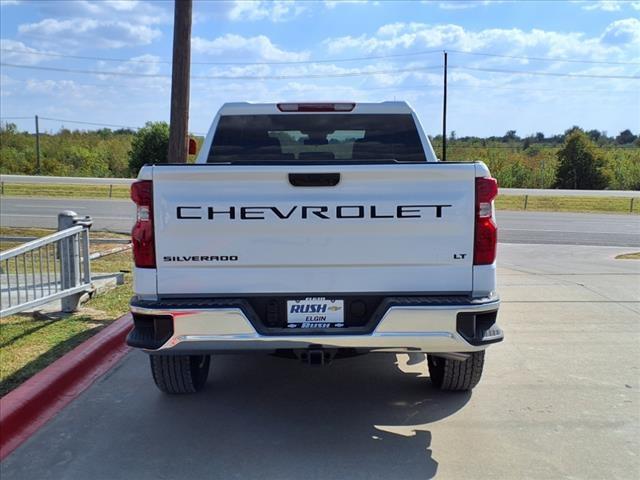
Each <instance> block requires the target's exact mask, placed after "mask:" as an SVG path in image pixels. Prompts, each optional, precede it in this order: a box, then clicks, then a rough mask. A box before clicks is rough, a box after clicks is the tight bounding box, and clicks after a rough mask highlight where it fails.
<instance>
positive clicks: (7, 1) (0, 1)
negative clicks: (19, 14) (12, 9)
mask: <svg viewBox="0 0 640 480" xmlns="http://www.w3.org/2000/svg"><path fill="white" fill-rule="evenodd" d="M19 4H20V0H0V7H8V6H9V5H19Z"/></svg>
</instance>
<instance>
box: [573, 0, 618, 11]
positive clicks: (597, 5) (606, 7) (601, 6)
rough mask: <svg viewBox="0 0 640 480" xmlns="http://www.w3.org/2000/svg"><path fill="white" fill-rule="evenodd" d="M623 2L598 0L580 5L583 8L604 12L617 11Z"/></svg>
mask: <svg viewBox="0 0 640 480" xmlns="http://www.w3.org/2000/svg"><path fill="white" fill-rule="evenodd" d="M623 3H624V2H620V1H616V0H600V1H598V2H589V3H587V4H586V5H584V6H583V7H582V9H583V10H602V11H604V12H618V11H620V10H621V9H622V5H623Z"/></svg>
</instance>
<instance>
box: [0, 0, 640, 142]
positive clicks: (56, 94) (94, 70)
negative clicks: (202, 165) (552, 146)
mask: <svg viewBox="0 0 640 480" xmlns="http://www.w3.org/2000/svg"><path fill="white" fill-rule="evenodd" d="M0 18H1V20H0V63H1V65H0V121H3V122H4V121H10V122H12V123H16V124H17V125H18V127H19V128H20V129H23V130H28V131H33V130H34V120H33V118H34V116H35V115H39V117H40V118H41V120H40V129H41V130H44V131H50V132H54V131H57V130H58V129H59V128H60V127H61V126H64V127H66V128H70V129H75V128H77V129H94V128H99V127H100V126H101V125H105V126H111V125H113V126H128V127H140V126H142V125H144V123H145V122H147V121H158V120H164V121H168V119H169V108H170V92H171V79H170V77H171V55H172V40H173V2H168V1H167V2H165V1H157V0H154V1H142V0H139V1H135V0H131V1H127V0H113V1H108V0H102V1H89V0H75V1H62V0H46V1H27V0H0ZM191 48H192V51H191V62H192V67H191V76H192V80H191V100H190V121H189V128H190V131H192V132H193V133H196V134H198V133H203V132H206V131H207V130H208V128H209V125H210V123H211V121H212V119H213V117H214V115H215V112H216V111H217V109H218V108H219V107H220V106H221V105H222V104H223V103H225V102H232V101H254V102H279V101H328V100H329V101H349V100H351V101H356V102H379V101H385V100H406V101H407V102H409V103H410V105H411V106H412V107H413V108H414V109H415V110H416V112H417V113H418V116H419V117H420V119H421V122H422V124H423V127H424V129H425V131H426V132H427V133H429V134H432V135H435V134H438V133H440V132H441V130H442V127H441V124H442V123H441V122H442V100H443V95H442V82H443V75H442V64H443V53H442V52H443V51H444V50H446V51H447V52H448V64H449V69H448V85H449V95H448V116H447V126H448V131H449V132H450V131H455V132H456V135H457V136H458V137H461V136H470V135H477V136H490V135H503V134H504V133H505V132H506V131H507V130H516V131H517V133H518V134H519V135H521V136H525V135H529V134H533V133H536V132H543V133H545V134H546V135H551V134H556V133H562V132H564V131H565V130H566V129H568V128H570V127H572V126H573V125H578V126H581V127H583V128H585V129H598V130H601V131H606V132H607V133H608V134H609V135H615V134H617V133H618V132H620V131H621V130H624V129H627V128H629V129H631V130H632V131H633V132H634V133H636V134H637V133H639V132H640V1H566V2H562V1H539V2H534V1H530V2H527V1H517V2H509V1H489V0H487V1H480V0H479V1H464V0H458V1H418V0H416V1H409V2H401V1H395V2H385V1H366V0H351V1H329V0H325V1H304V2H294V1H272V2H266V1H198V0H194V3H193V27H192V40H191ZM74 122H86V123H74ZM90 124H99V125H95V126H94V125H90Z"/></svg>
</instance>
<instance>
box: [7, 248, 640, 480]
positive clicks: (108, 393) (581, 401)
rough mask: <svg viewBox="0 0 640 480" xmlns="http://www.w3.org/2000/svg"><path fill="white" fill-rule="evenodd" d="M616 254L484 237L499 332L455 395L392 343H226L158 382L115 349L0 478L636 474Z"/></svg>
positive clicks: (634, 396) (633, 392)
mask: <svg viewBox="0 0 640 480" xmlns="http://www.w3.org/2000/svg"><path fill="white" fill-rule="evenodd" d="M628 251H629V250H626V249H620V248H611V247H570V246H549V245H546V246H543V245H515V244H514V245H504V244H503V245H500V276H499V282H500V293H501V295H502V298H503V302H504V303H503V306H502V309H501V312H500V317H499V318H500V323H501V325H502V327H503V328H504V330H505V334H506V341H505V342H504V343H502V344H499V345H495V346H493V347H491V348H490V349H489V352H488V356H487V362H486V369H485V375H484V377H483V379H482V381H481V382H480V385H479V386H478V387H477V388H476V389H475V390H474V392H473V394H443V393H440V392H438V391H436V390H435V389H433V388H432V387H431V385H430V382H429V379H428V377H427V375H426V372H425V366H424V363H423V362H420V359H419V358H418V359H416V358H408V357H407V356H405V355H400V356H397V357H396V356H395V355H378V356H374V355H369V356H363V357H358V358H353V359H345V360H338V361H336V362H335V363H334V364H333V365H331V366H329V367H326V368H313V367H308V366H304V365H302V364H299V363H296V362H294V361H290V360H284V359H279V358H273V357H269V356H263V355H244V356H222V357H216V358H214V362H213V363H212V372H211V374H210V377H209V384H208V386H207V388H206V390H205V391H204V392H202V394H199V395H195V396H187V397H168V396H164V395H162V394H160V393H159V392H158V391H157V390H156V389H155V387H154V385H153V383H152V380H151V378H150V374H149V371H148V364H147V359H146V358H145V355H144V354H141V353H139V352H133V353H131V354H129V355H128V356H127V357H126V358H125V359H124V361H123V362H122V363H121V364H119V366H118V367H117V368H115V369H114V370H112V371H111V372H110V373H109V374H108V375H106V376H105V377H103V378H102V379H101V380H99V381H98V382H97V383H96V384H95V385H94V386H93V387H91V388H90V389H89V390H88V391H86V392H85V393H84V394H83V395H82V396H81V397H80V398H79V399H78V400H77V401H75V402H74V403H72V404H71V405H70V406H69V407H67V408H66V409H65V410H64V411H63V412H62V413H61V414H59V415H58V416H57V417H56V418H55V419H54V420H53V421H51V422H50V423H49V424H48V425H46V426H45V427H44V428H43V429H42V430H41V431H40V432H38V433H37V434H36V435H35V436H33V437H32V438H31V439H30V440H29V441H28V442H26V443H25V444H24V445H22V446H21V447H20V448H19V449H18V450H16V451H15V452H14V453H13V454H12V455H10V456H9V457H8V458H7V459H6V460H5V461H4V462H3V463H2V465H1V466H0V469H1V474H2V475H1V476H2V479H3V480H9V479H33V478H38V479H46V478H52V479H85V478H87V479H88V478H90V479H96V480H98V479H110V480H115V479H129V478H131V479H182V478H185V479H199V480H200V479H210V478H211V479H213V478H220V479H234V478H238V479H253V478H255V479H262V480H265V479H272V478H277V479H293V478H296V479H300V478H304V479H400V478H402V479H426V478H431V477H434V476H437V478H443V479H467V478H504V479H514V478H534V479H550V478H603V479H610V478H616V479H637V478H640V403H639V401H640V398H639V395H638V392H639V391H640V354H639V346H640V261H633V260H614V259H613V257H614V256H615V255H616V254H618V253H623V252H628ZM416 362H417V363H416Z"/></svg>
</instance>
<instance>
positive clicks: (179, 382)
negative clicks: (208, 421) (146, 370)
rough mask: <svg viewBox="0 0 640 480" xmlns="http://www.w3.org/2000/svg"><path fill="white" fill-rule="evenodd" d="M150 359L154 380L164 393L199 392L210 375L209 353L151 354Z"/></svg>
mask: <svg viewBox="0 0 640 480" xmlns="http://www.w3.org/2000/svg"><path fill="white" fill-rule="evenodd" d="M149 360H150V362H151V374H152V375H153V381H154V382H155V383H156V386H157V387H158V388H159V389H160V390H161V391H163V392H164V393H169V394H185V393H196V392H199V391H200V390H202V388H203V387H204V385H205V383H206V382H207V377H208V376H209V363H210V360H211V357H210V356H209V355H149Z"/></svg>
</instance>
